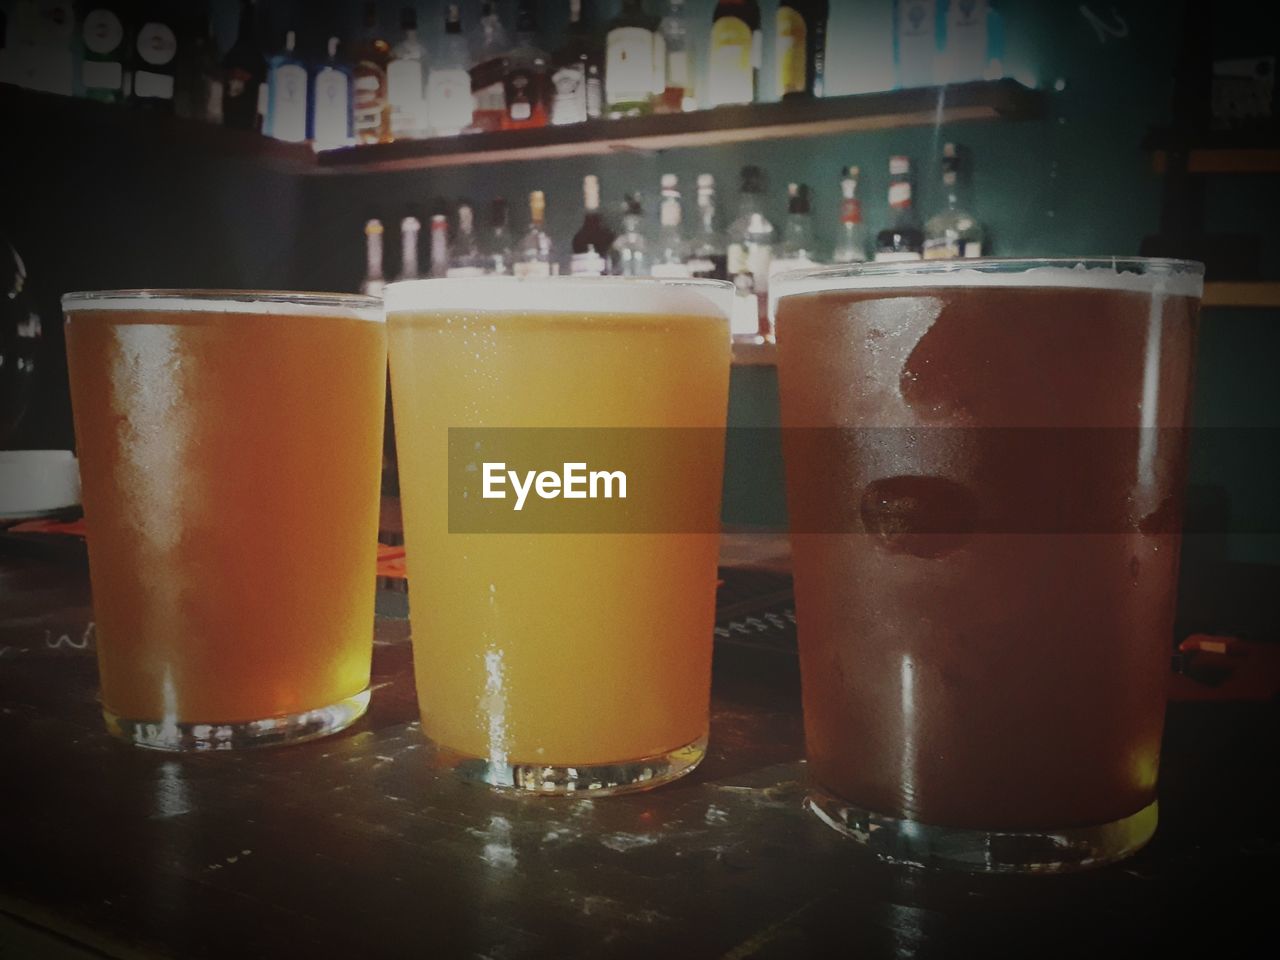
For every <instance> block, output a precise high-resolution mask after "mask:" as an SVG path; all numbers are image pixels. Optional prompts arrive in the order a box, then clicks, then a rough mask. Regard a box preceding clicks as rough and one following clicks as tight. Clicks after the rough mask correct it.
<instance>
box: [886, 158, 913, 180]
mask: <svg viewBox="0 0 1280 960" xmlns="http://www.w3.org/2000/svg"><path fill="white" fill-rule="evenodd" d="M910 172H911V158H910V157H890V158H889V173H890V174H892V175H894V176H900V175H902V174H904V173H910Z"/></svg>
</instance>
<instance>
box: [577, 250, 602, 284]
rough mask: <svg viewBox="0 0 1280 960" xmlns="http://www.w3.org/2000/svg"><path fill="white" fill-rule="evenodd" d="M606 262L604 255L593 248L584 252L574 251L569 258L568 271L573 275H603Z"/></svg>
mask: <svg viewBox="0 0 1280 960" xmlns="http://www.w3.org/2000/svg"><path fill="white" fill-rule="evenodd" d="M607 267H608V264H607V263H606V262H605V259H604V257H602V256H600V254H598V253H596V252H595V251H594V250H588V251H587V252H586V253H575V254H574V255H573V257H572V258H571V259H570V260H569V273H570V274H572V275H573V276H575V277H603V276H604V275H605V273H607V272H608V270H607Z"/></svg>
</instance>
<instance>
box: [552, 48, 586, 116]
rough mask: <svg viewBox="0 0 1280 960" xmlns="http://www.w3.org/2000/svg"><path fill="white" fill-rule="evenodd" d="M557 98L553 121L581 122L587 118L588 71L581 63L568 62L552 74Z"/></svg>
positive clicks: (553, 109) (554, 103) (554, 101)
mask: <svg viewBox="0 0 1280 960" xmlns="http://www.w3.org/2000/svg"><path fill="white" fill-rule="evenodd" d="M551 83H552V86H553V87H554V88H555V99H554V100H553V101H552V104H551V122H552V123H554V124H562V123H581V122H582V121H583V120H586V119H587V71H586V69H585V68H584V67H583V65H582V64H581V63H573V64H568V65H566V66H563V67H561V68H560V69H559V70H557V71H556V72H555V73H554V74H552V75H551Z"/></svg>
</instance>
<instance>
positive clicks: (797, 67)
mask: <svg viewBox="0 0 1280 960" xmlns="http://www.w3.org/2000/svg"><path fill="white" fill-rule="evenodd" d="M828 13H829V4H828V2H827V0H783V2H782V3H780V4H778V14H777V29H776V30H775V32H774V38H775V41H774V42H775V44H776V49H775V54H774V65H775V68H776V69H777V71H778V95H779V96H781V97H782V98H783V99H784V100H786V99H792V98H797V97H820V96H822V94H823V90H824V88H825V86H826V67H827V16H828Z"/></svg>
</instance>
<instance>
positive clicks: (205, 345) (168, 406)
mask: <svg viewBox="0 0 1280 960" xmlns="http://www.w3.org/2000/svg"><path fill="white" fill-rule="evenodd" d="M62 303H63V310H64V311H65V313H66V316H67V360H68V363H69V366H70V379H71V396H72V405H73V411H74V418H75V430H76V444H77V448H78V452H79V456H80V464H81V472H82V487H83V502H84V511H85V520H86V523H87V528H88V547H89V573H90V579H91V582H92V586H93V603H94V617H95V622H96V625H97V644H98V663H99V667H100V672H101V682H102V709H103V714H104V716H105V718H106V722H107V727H108V729H109V730H110V731H111V732H112V733H114V734H115V735H117V736H119V737H122V738H123V739H125V740H129V741H131V742H133V743H135V744H137V745H139V746H143V747H154V748H158V749H164V750H207V749H230V748H239V747H245V746H254V745H259V744H272V743H283V742H289V741H297V740H303V739H308V738H311V737H316V736H321V735H323V734H327V733H332V732H334V731H336V730H340V729H342V728H343V727H345V726H347V725H348V724H350V723H351V722H352V721H353V720H355V719H356V718H357V717H359V716H360V715H361V714H362V713H364V710H365V707H366V705H367V703H368V699H369V668H370V655H371V652H372V642H373V601H374V588H375V575H376V570H375V556H376V550H377V531H378V496H379V489H378V485H379V469H380V455H381V439H382V404H383V389H384V384H385V376H386V374H385V365H386V327H385V324H384V323H383V322H382V311H381V306H380V304H379V303H378V301H377V300H372V299H369V298H365V297H348V296H321V295H310V294H294V293H265V292H264V293H259V292H229V291H228V292H224V291H159V290H140V291H110V292H100V293H72V294H68V295H67V296H66V297H64V298H63V302H62Z"/></svg>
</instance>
